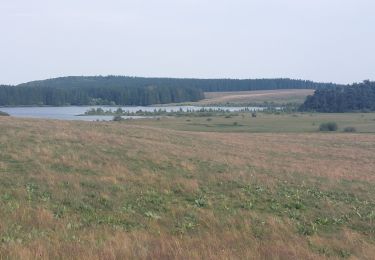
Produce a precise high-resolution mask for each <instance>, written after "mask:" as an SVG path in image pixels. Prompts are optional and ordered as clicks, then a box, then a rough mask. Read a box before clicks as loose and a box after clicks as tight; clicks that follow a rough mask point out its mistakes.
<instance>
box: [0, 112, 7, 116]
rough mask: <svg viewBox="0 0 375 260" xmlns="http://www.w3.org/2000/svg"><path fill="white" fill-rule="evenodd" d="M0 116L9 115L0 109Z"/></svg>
mask: <svg viewBox="0 0 375 260" xmlns="http://www.w3.org/2000/svg"><path fill="white" fill-rule="evenodd" d="M0 116H9V114H8V113H6V112H3V111H0Z"/></svg>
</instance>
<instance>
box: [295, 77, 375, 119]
mask: <svg viewBox="0 0 375 260" xmlns="http://www.w3.org/2000/svg"><path fill="white" fill-rule="evenodd" d="M300 110H301V111H316V112H332V113H341V112H356V111H358V112H367V111H375V82H370V81H364V82H363V83H360V84H353V85H351V86H345V87H342V86H336V87H333V88H321V89H318V90H316V91H315V93H314V95H312V96H308V97H307V99H306V101H305V103H304V104H303V105H302V106H301V107H300Z"/></svg>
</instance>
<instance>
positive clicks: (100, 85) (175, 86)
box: [0, 76, 336, 106]
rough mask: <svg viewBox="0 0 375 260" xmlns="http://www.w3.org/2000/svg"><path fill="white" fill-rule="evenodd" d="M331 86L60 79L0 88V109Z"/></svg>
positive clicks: (186, 98) (294, 82) (176, 99)
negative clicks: (216, 92)
mask: <svg viewBox="0 0 375 260" xmlns="http://www.w3.org/2000/svg"><path fill="white" fill-rule="evenodd" d="M335 86H336V85H334V84H331V83H315V82H312V81H304V80H292V79H246V80H236V79H174V78H142V77H125V76H106V77H103V76H93V77H83V76H78V77H62V78H55V79H48V80H41V81H32V82H28V83H23V84H20V85H17V86H0V106H10V105H54V106H61V105H96V104H116V105H151V104H165V103H178V102H186V101H197V100H200V99H203V98H204V96H203V92H212V91H245V90H271V89H321V88H326V87H335Z"/></svg>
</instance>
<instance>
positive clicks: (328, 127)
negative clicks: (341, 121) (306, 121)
mask: <svg viewBox="0 0 375 260" xmlns="http://www.w3.org/2000/svg"><path fill="white" fill-rule="evenodd" d="M337 129H338V126H337V123H336V122H327V123H321V124H320V126H319V130H320V131H331V132H333V131H337Z"/></svg>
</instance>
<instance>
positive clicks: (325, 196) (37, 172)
mask: <svg viewBox="0 0 375 260" xmlns="http://www.w3.org/2000/svg"><path fill="white" fill-rule="evenodd" d="M0 124H1V127H0V208H1V211H0V258H5V259H7V258H14V259H35V258H38V259H59V258H67V259H82V258H85V259H88V258H89V259H129V258H133V259H134V258H137V259H149V258H156V259H202V258H203V259H233V258H238V259H240V258H242V259H243V258H247V259H254V258H257V259H317V258H325V257H332V258H350V257H352V258H361V259H366V258H368V259H370V258H371V256H373V255H374V254H375V252H374V250H375V249H374V248H375V245H374V243H375V242H374V241H375V223H374V221H375V213H374V208H375V201H374V198H375V189H374V182H375V175H374V169H375V161H374V160H373V158H375V146H374V144H375V136H374V135H371V134H353V133H350V134H345V133H340V134H333V135H327V134H324V133H310V134H303V133H300V134H287V133H284V134H282V133H279V134H265V133H257V134H246V133H204V132H179V131H175V130H168V129H159V128H154V127H148V126H131V125H127V124H123V123H115V122H107V123H105V122H100V123H99V122H89V123H87V122H60V121H40V120H16V119H11V118H1V119H0Z"/></svg>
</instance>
